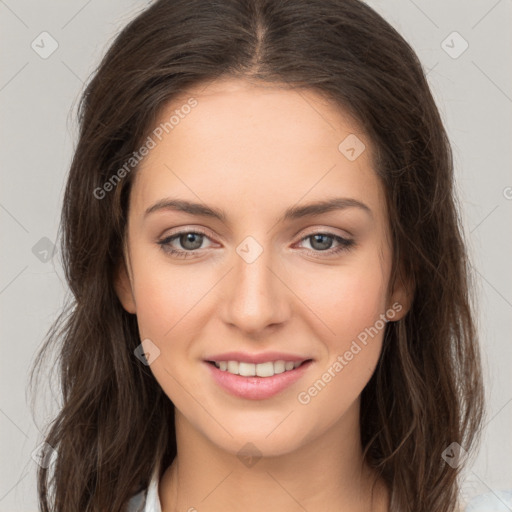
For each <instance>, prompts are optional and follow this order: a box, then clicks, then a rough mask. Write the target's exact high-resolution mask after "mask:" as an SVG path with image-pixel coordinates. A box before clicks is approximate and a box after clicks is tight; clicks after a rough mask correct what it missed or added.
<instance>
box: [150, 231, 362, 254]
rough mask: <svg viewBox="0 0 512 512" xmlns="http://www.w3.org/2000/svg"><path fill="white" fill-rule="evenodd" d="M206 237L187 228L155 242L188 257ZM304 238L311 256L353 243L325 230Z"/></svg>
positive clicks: (330, 252) (348, 247)
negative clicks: (308, 245)
mask: <svg viewBox="0 0 512 512" xmlns="http://www.w3.org/2000/svg"><path fill="white" fill-rule="evenodd" d="M208 238H209V237H208V235H207V234H206V233H205V232H203V231H201V230H189V231H180V232H179V233H175V234H173V235H170V236H167V237H165V238H163V239H162V240H159V241H158V242H157V243H158V245H160V246H161V248H162V250H163V251H164V252H165V253H166V254H170V255H172V256H175V257H177V258H190V257H196V256H197V251H198V250H199V249H201V248H202V247H201V246H202V245H203V242H204V240H205V239H208ZM305 240H310V246H311V247H312V249H306V252H307V254H310V255H313V256H318V255H319V254H321V253H325V254H326V255H328V256H332V255H335V254H338V253H341V252H343V251H348V250H349V249H350V248H352V247H353V246H354V245H355V241H354V240H352V239H348V238H343V237H341V236H339V235H335V234H334V233H327V232H319V233H312V234H310V235H307V236H305V237H303V238H302V239H301V240H300V242H303V241H305ZM174 242H178V243H179V245H180V246H181V247H182V248H181V249H180V248H176V247H175V246H173V245H172V244H173V243H174ZM333 242H336V243H337V244H338V246H337V247H336V246H335V247H334V248H333V247H332V245H333Z"/></svg>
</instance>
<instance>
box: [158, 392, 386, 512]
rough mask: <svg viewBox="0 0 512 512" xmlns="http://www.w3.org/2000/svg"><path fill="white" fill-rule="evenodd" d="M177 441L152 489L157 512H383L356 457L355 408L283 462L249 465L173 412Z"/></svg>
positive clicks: (380, 491) (380, 492) (379, 495)
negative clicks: (156, 488)
mask: <svg viewBox="0 0 512 512" xmlns="http://www.w3.org/2000/svg"><path fill="white" fill-rule="evenodd" d="M176 438H177V446H178V455H177V456H176V458H175V460H174V461H173V463H172V464H171V466H169V468H167V470H166V471H165V473H164V475H163V476H162V479H161V481H160V485H159V495H160V501H161V504H162V511H163V512H175V511H178V510H186V511H190V512H194V511H195V510H197V511H201V512H214V511H218V510H222V511H223V512H235V511H239V510H244V511H247V512H256V511H258V512H259V511H261V510H265V511H267V512H277V511H279V512H288V511H289V512H292V511H293V512H295V511H299V510H300V511H303V510H307V511H308V512H316V511H318V512H320V511H322V512H328V511H333V512H334V511H336V512H339V511H343V512H370V511H371V512H387V511H388V507H389V503H388V502H389V496H388V490H387V488H386V486H385V484H384V482H383V481H382V480H379V479H377V476H376V474H375V472H374V471H372V470H371V468H369V467H368V466H367V465H366V464H365V462H364V461H363V458H362V448H361V442H360V434H359V401H356V402H355V403H354V404H353V407H352V408H351V409H349V410H348V411H347V412H346V414H345V415H344V416H343V418H341V420H340V421H339V422H337V423H336V424H334V425H333V426H332V427H331V428H330V429H329V430H328V431H327V432H324V433H323V435H322V436H320V437H318V438H315V439H314V440H312V441H310V442H309V443H306V444H302V445H301V446H300V447H298V448H297V449H296V450H294V451H292V452H290V453H286V454H284V455H279V456H263V457H261V458H258V457H256V458H254V459H252V460H248V459H245V458H242V457H239V456H238V455H237V451H235V452H234V453H229V452H226V451H225V450H223V449H221V448H219V447H218V446H216V445H215V444H213V443H212V442H211V441H210V440H209V439H208V438H207V437H205V436H204V435H203V434H202V433H201V432H199V431H197V430H196V429H194V427H193V426H192V425H191V424H190V423H188V422H187V420H186V419H185V418H184V417H183V416H182V415H181V414H179V412H178V411H176ZM373 484H375V486H373ZM372 491H373V492H372Z"/></svg>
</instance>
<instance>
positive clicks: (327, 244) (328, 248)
mask: <svg viewBox="0 0 512 512" xmlns="http://www.w3.org/2000/svg"><path fill="white" fill-rule="evenodd" d="M305 240H310V246H311V247H312V248H313V250H310V249H308V250H307V251H306V252H307V253H308V254H311V255H313V256H318V254H319V253H325V254H326V255H329V256H332V255H335V254H338V253H341V252H343V251H348V250H349V249H351V248H352V247H354V246H355V240H353V239H349V238H343V237H342V236H339V235H335V234H334V233H324V232H321V233H312V234H311V235H307V236H305V237H303V238H302V239H301V242H303V241H305ZM333 241H335V242H337V243H338V246H337V247H334V248H333V247H332V244H333Z"/></svg>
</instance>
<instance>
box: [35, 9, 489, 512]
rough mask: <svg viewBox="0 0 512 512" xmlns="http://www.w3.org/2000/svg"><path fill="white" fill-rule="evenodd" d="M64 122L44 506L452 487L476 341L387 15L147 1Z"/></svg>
mask: <svg viewBox="0 0 512 512" xmlns="http://www.w3.org/2000/svg"><path fill="white" fill-rule="evenodd" d="M80 123H81V130H80V137H79V141H78V145H77V148H76V152H75V155H74V159H73V163H72V166H71V169H70V173H69V177H68V182H67V187H66V193H65V199H64V205H63V216H62V226H63V231H64V236H63V239H62V249H63V255H64V263H65V270H66V277H67V280H68V282H69V286H70V288H71V290H72V292H73V295H74V303H73V308H72V310H71V312H70V313H69V314H68V313H67V312H66V314H64V313H63V314H62V315H61V317H60V318H59V320H58V322H57V323H56V326H55V328H54V329H53V331H52V332H51V333H50V335H49V336H48V340H47V347H49V346H50V344H51V343H52V342H56V341H57V340H61V342H62V345H61V346H60V347H59V350H60V353H61V372H62V384H63V399H64V401H63V407H62V410H61V411H60V413H59V415H58V417H57V418H56V420H55V422H54V424H53V425H52V426H51V428H50V429H49V432H48V434H47V436H46V439H45V440H46V442H47V443H48V445H49V447H52V448H53V449H54V450H55V461H54V464H52V466H51V467H50V470H51V472H52V474H53V478H54V479H53V483H54V485H53V487H50V486H49V478H50V471H48V470H47V469H44V468H42V469H41V470H40V472H39V493H40V501H41V510H43V511H47V510H50V509H51V510H53V511H55V512H61V511H64V510H73V511H76V510H78V511H84V512H85V511H103V510H109V511H121V510H136V509H141V510H146V511H147V512H149V511H152V510H163V511H164V512H168V511H169V512H171V511H174V510H189V511H191V510H198V511H214V510H223V511H230V510H247V511H253V510H254V511H255V510H267V511H274V510H276V511H277V510H279V511H292V510H293V511H294V510H307V511H309V512H313V511H316V510H323V511H325V510H333V511H334V510H346V511H351V512H356V511H357V512H362V511H370V510H371V511H378V512H381V511H382V512H384V511H386V512H387V511H393V512H394V511H415V512H418V511H425V512H426V511H429V512H432V511H439V512H445V511H446V512H448V511H450V512H451V511H453V510H455V509H456V507H457V506H458V502H457V493H458V481H457V477H458V475H459V473H460V471H461V469H462V467H463V466H464V463H465V462H466V455H467V454H468V453H470V454H471V453H472V450H473V448H474V446H475V445H476V441H477V437H478V434H479V429H480V428H481V421H482V415H483V389H482V377H481V369H480V358H479V348H478V342H477V338H476V332H475V327H474V321H473V315H474V312H473V308H472V302H471V296H470V292H471V288H470V282H469V278H470V274H469V263H468V259H467V255H466V252H465V246H464V241H463V237H462V234H461V232H462V230H461V226H460V221H459V217H458V214H457V210H456V207H455V200H456V198H455V197H454V192H453V186H452V181H453V165H452V157H451V151H450V145H449V141H448V139H447V136H446V132H445V130H444V128H443V125H442V122H441V119H440V116H439V113H438V110H437V108H436V105H435V103H434V100H433V98H432V95H431V93H430V90H429V87H428V85H427V82H426V80H425V76H424V73H423V70H422V68H421V65H420V63H419V61H418V59H417V57H416V55H415V54H414V52H413V50H412V49H411V48H410V46H409V45H408V44H407V43H406V42H405V41H404V40H403V38H402V37H401V36H400V35H398V34H397V32H396V31H395V30H394V29H393V28H392V27H391V26H390V25H389V24H388V23H387V22H386V21H384V20H383V19H382V18H381V17H380V16H379V15H378V14H376V13H375V12H374V11H373V10H372V9H370V8H369V7H368V6H366V5H365V4H364V3H362V2H359V1H357V0H348V1H342V0H327V1H326V0H321V1H320V0H318V1H308V2H306V1H302V0H300V1H297V0H294V1H291V0H286V1H278V2H276V1H271V0H228V1H223V2H213V1H212V2H205V1H201V2H200V1H196V0H188V1H177V0H173V1H163V0H161V1H157V2H156V3H154V4H152V5H151V7H149V8H148V9H147V10H146V11H144V12H143V13H141V14H140V15H139V16H138V17H137V18H136V19H135V20H134V21H132V22H131V23H130V24H129V25H128V26H127V27H126V28H125V29H124V30H123V31H122V32H121V34H120V35H119V36H118V37H117V39H116V40H115V42H114V44H113V45H112V46H111V48H110V49H109V50H108V52H107V54H106V56H105V58H104V59H103V62H102V63H101V65H100V67H99V69H98V71H97V72H96V74H95V76H94V78H93V80H92V81H91V82H90V84H89V85H88V87H87V90H86V91H85V93H84V96H83V99H82V102H81V108H80ZM57 324H58V325H59V326H60V329H57ZM47 347H46V348H47ZM44 352H45V350H43V352H42V353H41V356H42V355H43V354H44Z"/></svg>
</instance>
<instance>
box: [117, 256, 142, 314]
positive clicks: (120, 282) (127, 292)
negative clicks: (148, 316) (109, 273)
mask: <svg viewBox="0 0 512 512" xmlns="http://www.w3.org/2000/svg"><path fill="white" fill-rule="evenodd" d="M114 289H115V291H116V294H117V297H118V298H119V301H120V302H121V304H122V305H123V308H124V309H125V310H126V311H127V312H128V313H132V314H136V312H137V307H136V304H135V297H134V295H133V290H132V283H131V280H130V277H129V275H128V271H127V269H126V263H125V261H124V258H121V262H120V263H119V264H118V266H117V269H116V274H115V276H114Z"/></svg>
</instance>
